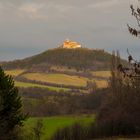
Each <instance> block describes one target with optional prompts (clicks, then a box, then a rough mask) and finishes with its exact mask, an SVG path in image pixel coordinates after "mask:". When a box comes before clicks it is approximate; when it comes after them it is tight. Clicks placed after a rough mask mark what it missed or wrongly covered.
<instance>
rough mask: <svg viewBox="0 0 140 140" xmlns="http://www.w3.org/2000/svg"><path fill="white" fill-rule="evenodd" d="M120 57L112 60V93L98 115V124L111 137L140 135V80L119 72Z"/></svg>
mask: <svg viewBox="0 0 140 140" xmlns="http://www.w3.org/2000/svg"><path fill="white" fill-rule="evenodd" d="M119 63H120V62H119V57H118V56H117V58H115V55H113V59H112V77H111V79H110V93H109V95H108V97H107V98H106V101H105V103H104V104H103V106H102V108H101V110H100V113H99V115H98V123H99V125H101V126H104V127H106V130H108V133H109V134H110V135H131V134H140V118H139V116H140V83H139V82H140V80H139V79H137V78H133V77H123V74H122V73H121V72H120V71H118V70H117V66H118V64H119Z"/></svg>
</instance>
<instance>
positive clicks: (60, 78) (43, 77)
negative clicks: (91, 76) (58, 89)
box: [23, 73, 87, 86]
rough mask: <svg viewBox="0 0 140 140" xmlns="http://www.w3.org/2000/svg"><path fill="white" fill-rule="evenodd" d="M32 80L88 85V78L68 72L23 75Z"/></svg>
mask: <svg viewBox="0 0 140 140" xmlns="http://www.w3.org/2000/svg"><path fill="white" fill-rule="evenodd" d="M23 76H24V77H25V78H27V79H30V80H37V81H41V82H48V83H57V84H60V85H61V84H64V85H74V86H86V81H87V78H84V77H78V76H70V75H66V74H44V73H30V74H25V75H23Z"/></svg>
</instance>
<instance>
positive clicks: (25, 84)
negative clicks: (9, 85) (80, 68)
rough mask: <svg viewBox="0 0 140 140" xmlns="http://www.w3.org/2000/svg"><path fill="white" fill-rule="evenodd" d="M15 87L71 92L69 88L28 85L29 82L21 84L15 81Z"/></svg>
mask: <svg viewBox="0 0 140 140" xmlns="http://www.w3.org/2000/svg"><path fill="white" fill-rule="evenodd" d="M15 85H16V86H17V87H21V88H31V87H38V88H47V89H49V90H54V91H61V90H64V91H69V90H70V89H69V88H59V87H53V86H46V85H40V84H34V83H27V82H19V81H15Z"/></svg>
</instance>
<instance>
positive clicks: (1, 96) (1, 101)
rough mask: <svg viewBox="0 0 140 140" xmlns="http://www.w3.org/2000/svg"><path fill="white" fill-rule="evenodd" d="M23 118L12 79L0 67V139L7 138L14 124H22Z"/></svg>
mask: <svg viewBox="0 0 140 140" xmlns="http://www.w3.org/2000/svg"><path fill="white" fill-rule="evenodd" d="M25 119H26V115H24V114H23V113H22V102H21V98H20V96H19V93H18V89H17V88H16V87H15V85H14V80H13V78H12V77H11V76H9V75H6V74H5V72H4V70H3V69H2V68H1V67H0V139H1V140H9V139H10V137H12V134H13V132H14V130H15V128H16V126H22V124H23V121H24V120H25ZM11 139H12V138H11Z"/></svg>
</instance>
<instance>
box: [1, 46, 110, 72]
mask: <svg viewBox="0 0 140 140" xmlns="http://www.w3.org/2000/svg"><path fill="white" fill-rule="evenodd" d="M110 61H111V54H109V53H107V52H105V51H104V50H93V49H86V48H80V49H63V48H57V49H51V50H47V51H45V52H43V53H41V54H38V55H35V56H32V57H29V58H26V59H23V60H16V61H11V62H6V63H3V67H4V68H5V69H15V68H26V69H27V68H31V67H33V66H34V67H42V68H45V67H46V68H47V67H50V66H66V67H68V68H70V69H71V68H75V69H77V70H85V69H90V70H100V69H102V70H107V69H109V67H110Z"/></svg>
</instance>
